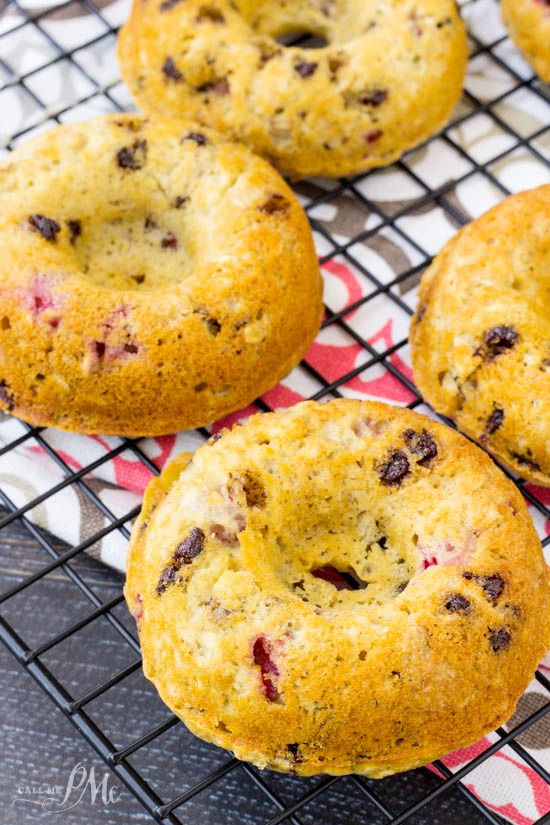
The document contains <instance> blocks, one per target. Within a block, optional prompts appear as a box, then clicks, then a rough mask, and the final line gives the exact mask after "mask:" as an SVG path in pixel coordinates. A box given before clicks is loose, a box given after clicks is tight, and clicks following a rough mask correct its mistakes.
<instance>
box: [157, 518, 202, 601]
mask: <svg viewBox="0 0 550 825" xmlns="http://www.w3.org/2000/svg"><path fill="white" fill-rule="evenodd" d="M203 545H204V533H203V531H202V530H201V529H200V527H193V529H192V530H191V532H190V533H189V535H188V536H187V538H185V539H184V540H183V541H182V542H181V543H180V544H178V546H177V547H176V549H175V550H174V553H173V555H172V558H171V559H170V564H168V565H167V566H166V567H165V568H164V570H163V571H162V573H161V574H160V578H159V580H158V584H157V588H156V589H157V593H158V595H159V596H160V595H161V594H162V593H164V592H165V590H166V589H167V588H168V586H169V585H171V584H173V583H174V582H175V581H176V579H177V575H178V571H179V569H180V567H181V566H182V564H191V562H192V561H193V559H194V558H196V557H197V556H198V555H199V554H200V553H202V549H203Z"/></svg>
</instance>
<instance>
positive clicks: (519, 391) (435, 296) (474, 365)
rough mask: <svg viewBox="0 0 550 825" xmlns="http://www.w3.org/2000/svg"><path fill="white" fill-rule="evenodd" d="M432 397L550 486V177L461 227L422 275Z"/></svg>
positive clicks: (421, 310) (418, 326)
mask: <svg viewBox="0 0 550 825" xmlns="http://www.w3.org/2000/svg"><path fill="white" fill-rule="evenodd" d="M410 341H411V349H412V362H413V368H414V376H415V381H416V383H417V385H418V387H419V389H420V391H421V392H422V394H423V395H424V397H425V399H426V400H427V401H428V402H429V403H430V404H431V405H432V406H433V407H434V408H435V409H436V410H437V411H438V412H440V413H443V414H444V415H447V416H449V417H450V418H452V419H453V420H454V421H456V423H457V426H458V427H459V428H460V429H461V430H462V431H463V432H465V433H467V434H468V435H469V436H471V437H472V438H475V439H476V440H477V441H479V442H480V443H481V444H483V446H484V447H486V449H487V450H489V451H490V452H491V453H492V454H493V455H495V456H496V457H497V458H498V459H499V460H501V461H502V462H503V463H504V464H506V465H507V466H508V467H511V468H512V469H513V470H514V471H515V472H516V473H518V475H520V476H522V477H523V478H526V479H528V480H529V481H533V482H534V483H535V484H542V485H545V486H549V485H550V185H547V186H541V187H539V188H537V189H531V190H528V191H525V192H521V193H519V194H518V195H513V196H512V197H509V198H507V199H506V200H504V201H502V202H501V203H500V204H498V205H497V206H495V207H494V208H493V209H491V210H489V212H487V213H486V214H485V215H482V216H481V217H480V218H478V219H477V220H475V221H474V222H473V223H471V224H469V225H468V226H466V227H465V228H464V229H462V230H461V231H460V232H459V233H458V234H457V235H456V236H455V237H454V238H453V239H452V240H451V241H449V243H448V244H447V245H446V246H445V247H444V249H443V250H442V251H441V252H440V253H439V255H438V256H437V257H436V258H435V260H434V261H433V263H432V265H431V266H430V267H429V268H428V269H427V270H426V272H425V273H424V275H423V277H422V282H421V285H420V290H419V300H418V307H417V310H416V314H415V316H414V318H413V321H412V324H411V331H410Z"/></svg>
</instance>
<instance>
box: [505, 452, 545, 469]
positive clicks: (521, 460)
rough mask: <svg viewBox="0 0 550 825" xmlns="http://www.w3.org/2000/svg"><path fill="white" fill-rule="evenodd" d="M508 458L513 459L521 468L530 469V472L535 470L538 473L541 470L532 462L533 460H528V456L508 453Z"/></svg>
mask: <svg viewBox="0 0 550 825" xmlns="http://www.w3.org/2000/svg"><path fill="white" fill-rule="evenodd" d="M510 456H511V457H512V458H515V460H516V461H517V463H518V464H520V465H521V466H522V467H530V468H531V469H532V470H537V471H538V472H540V470H541V466H540V464H538V463H537V462H536V461H533V459H532V458H529V456H526V455H522V454H521V453H513V452H510Z"/></svg>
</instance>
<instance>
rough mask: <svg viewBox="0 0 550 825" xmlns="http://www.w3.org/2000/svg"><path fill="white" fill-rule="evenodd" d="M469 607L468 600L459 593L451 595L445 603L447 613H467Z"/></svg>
mask: <svg viewBox="0 0 550 825" xmlns="http://www.w3.org/2000/svg"><path fill="white" fill-rule="evenodd" d="M471 607H472V605H471V603H470V601H469V599H467V598H466V597H465V596H463V595H462V594H461V593H451V595H450V596H448V598H447V600H446V602H445V610H448V611H449V613H469V612H470V610H471Z"/></svg>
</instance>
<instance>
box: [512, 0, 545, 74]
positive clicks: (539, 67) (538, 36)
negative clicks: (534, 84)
mask: <svg viewBox="0 0 550 825" xmlns="http://www.w3.org/2000/svg"><path fill="white" fill-rule="evenodd" d="M500 10H501V13H502V19H503V21H504V25H505V26H506V27H507V29H508V31H509V32H510V37H511V38H512V40H513V41H514V43H515V44H516V46H517V47H518V49H520V50H521V51H522V52H523V55H524V57H525V59H526V60H528V61H529V63H530V64H531V66H532V67H533V69H534V70H535V72H536V73H537V74H538V76H539V77H540V78H541V79H542V80H545V81H546V82H547V83H550V2H549V1H548V0H501V3H500Z"/></svg>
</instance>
